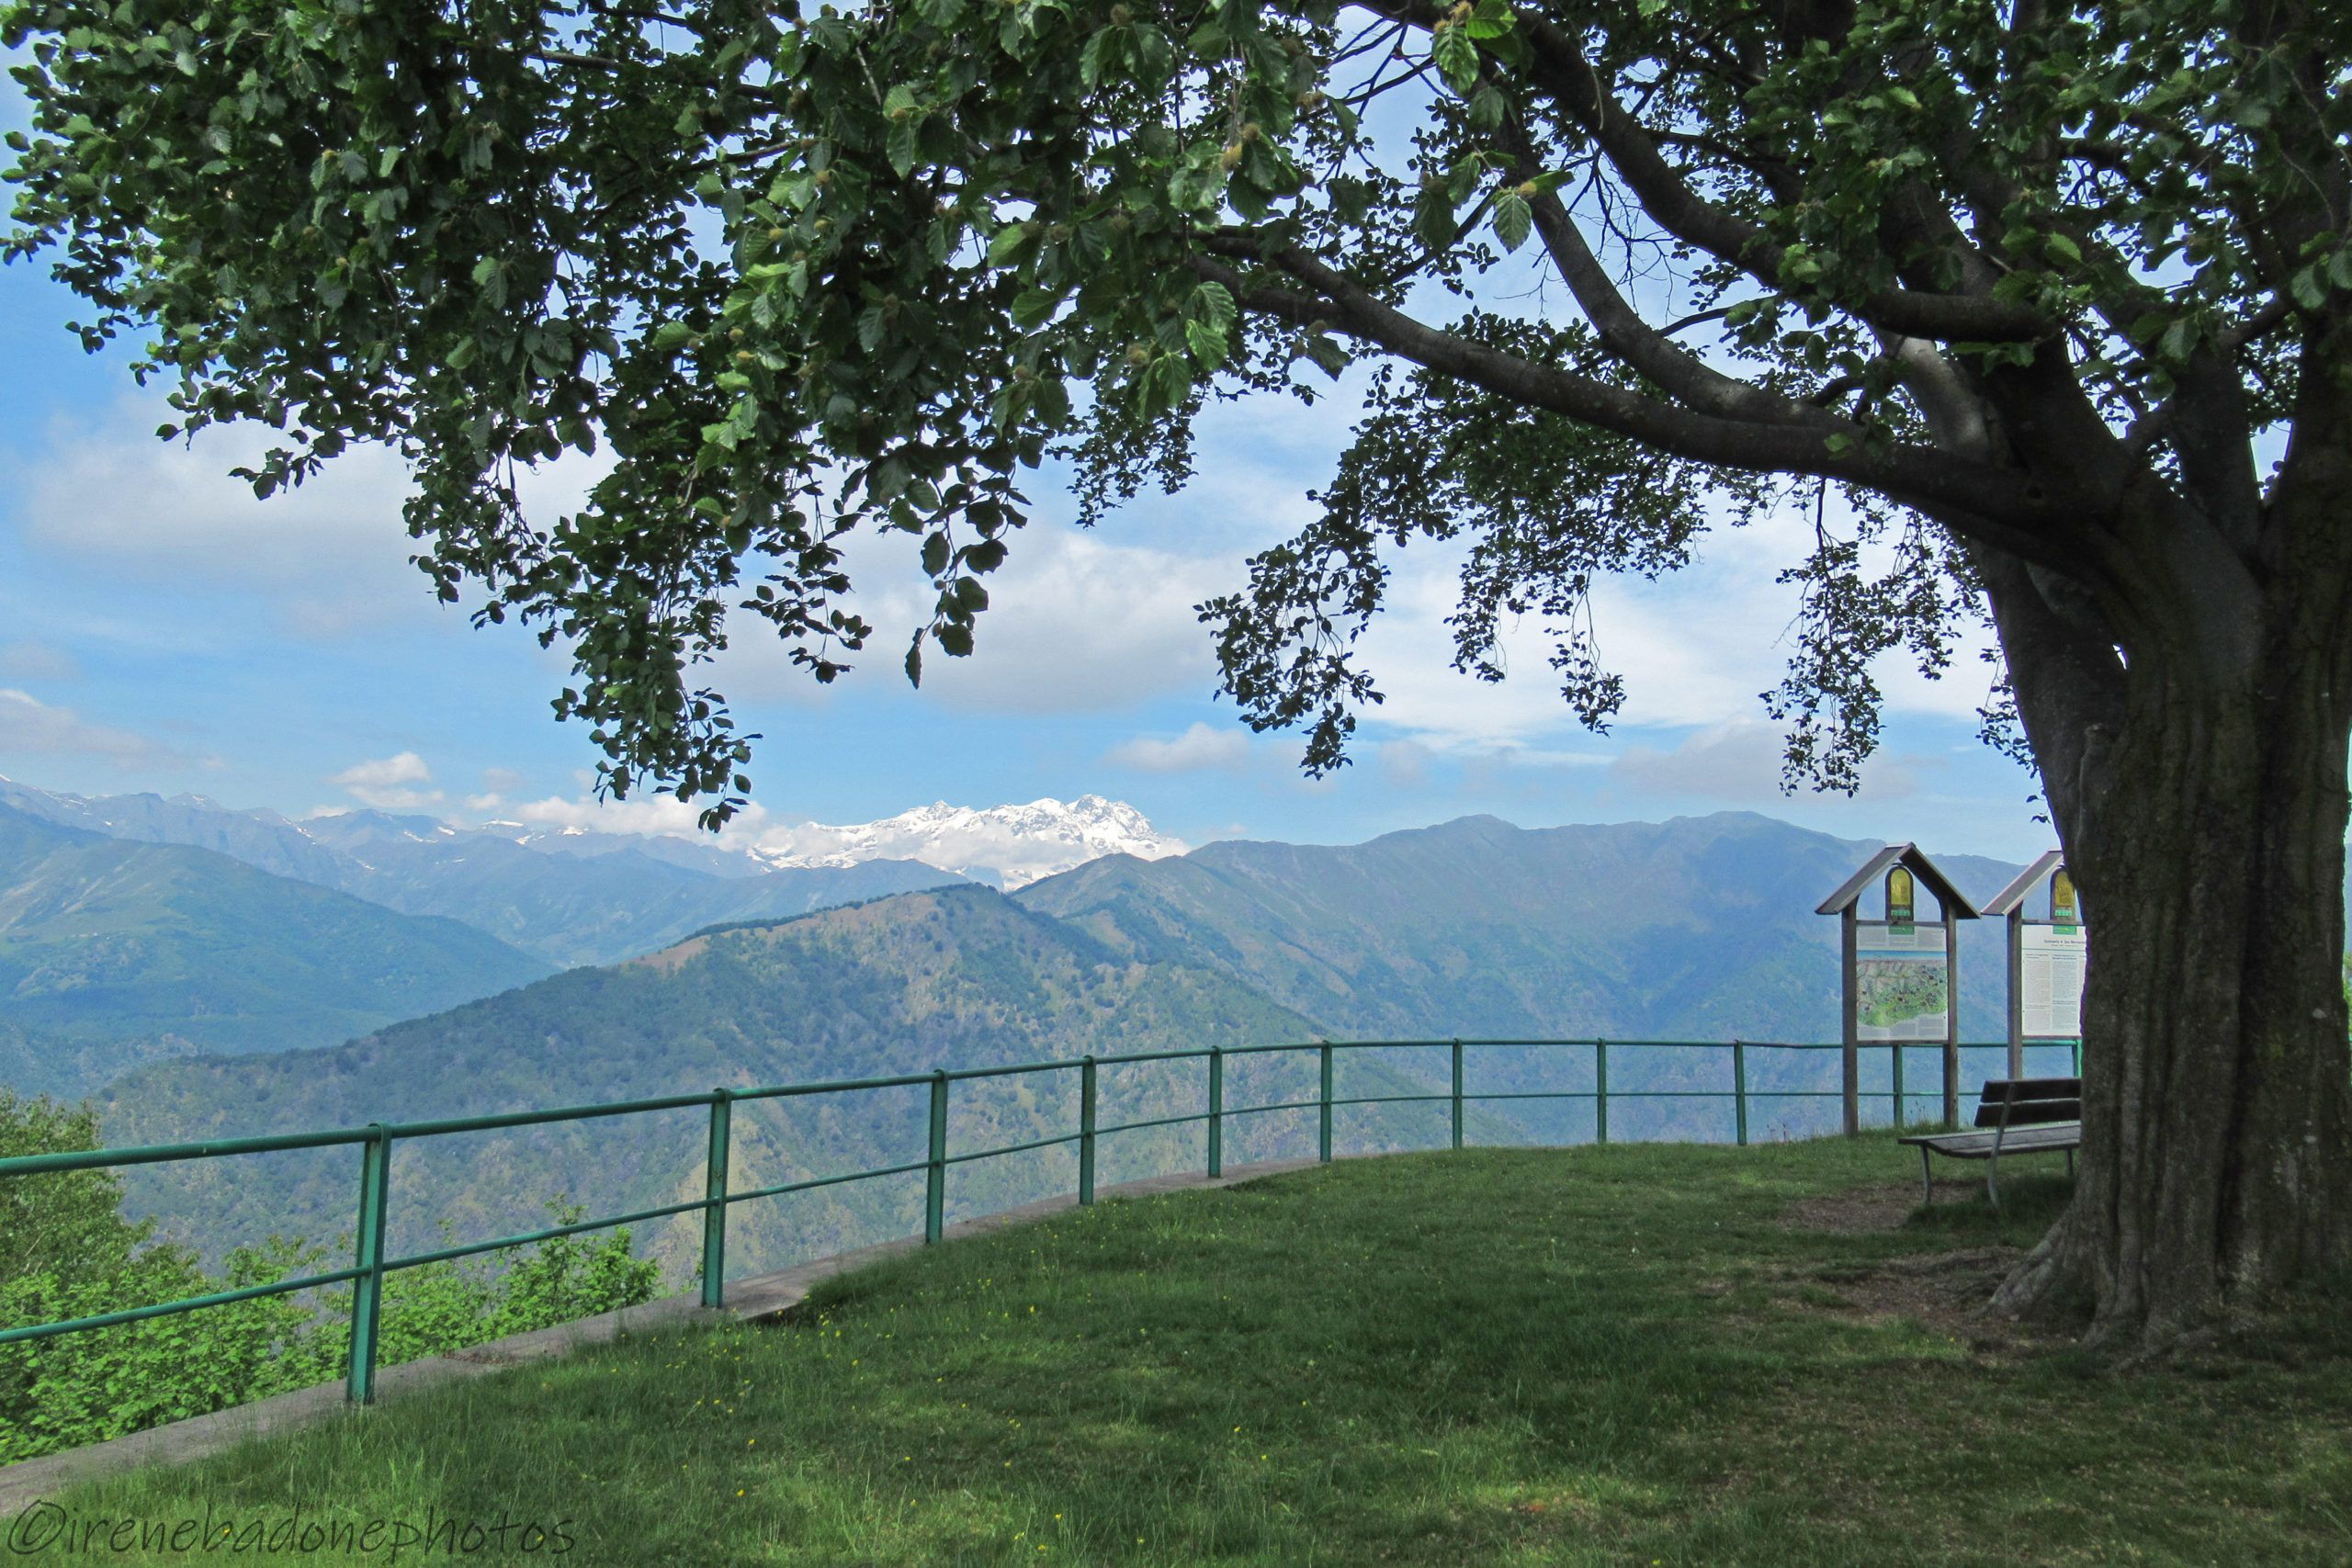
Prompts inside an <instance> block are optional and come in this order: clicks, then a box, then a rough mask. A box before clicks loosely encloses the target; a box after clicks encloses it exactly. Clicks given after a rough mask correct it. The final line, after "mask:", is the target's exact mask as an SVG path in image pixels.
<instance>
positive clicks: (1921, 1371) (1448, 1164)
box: [31, 1138, 2352, 1565]
mask: <svg viewBox="0 0 2352 1568" xmlns="http://www.w3.org/2000/svg"><path fill="white" fill-rule="evenodd" d="M2024 1163H2026V1162H2020V1165H2023V1164H2024ZM2053 1164H2054V1162H2050V1161H2043V1162H2041V1165H2042V1166H2043V1168H2045V1169H2048V1168H2051V1167H2052V1165H2053ZM1916 1169H1917V1167H1916V1166H1915V1165H1914V1164H1913V1163H1912V1156H1911V1152H1910V1151H1909V1150H1907V1149H1899V1148H1897V1147H1895V1146H1894V1145H1892V1144H1891V1143H1890V1142H1888V1141H1886V1140H1885V1139H1883V1138H1868V1139H1863V1140H1860V1141H1858V1142H1853V1143H1846V1142H1840V1141H1824V1142H1817V1143H1807V1144H1794V1145H1778V1146H1773V1147H1766V1148H1758V1149H1753V1150H1738V1149H1732V1148H1721V1147H1692V1146H1687V1145H1660V1146H1647V1147H1641V1146H1635V1147H1625V1146H1618V1147H1611V1148H1606V1149H1597V1148H1583V1149H1574V1150H1563V1151H1549V1150H1545V1151H1500V1150H1498V1151H1476V1152H1470V1153H1464V1154H1434V1155H1419V1156H1399V1157H1394V1158H1387V1159H1379V1160H1363V1161H1356V1162H1343V1163H1341V1164H1340V1165H1338V1166H1335V1167H1330V1168H1320V1169H1315V1170H1309V1171H1304V1172H1299V1173H1296V1174H1294V1175H1289V1176H1283V1177H1280V1178H1276V1179H1271V1180H1266V1181H1262V1182H1258V1183H1253V1184H1250V1185H1247V1186H1243V1187H1239V1188H1236V1189H1232V1190H1224V1191H1190V1192H1182V1193H1178V1194H1174V1195H1170V1196H1167V1197H1161V1198H1154V1199H1148V1200H1136V1201H1115V1202H1106V1203H1105V1204H1103V1205H1102V1206H1101V1207H1099V1208H1096V1209H1093V1210H1091V1211H1084V1212H1077V1213H1069V1214H1067V1215H1064V1216H1061V1217H1058V1218H1056V1219H1054V1220H1052V1221H1050V1222H1048V1223H1046V1224H1038V1225H1035V1226H1033V1227H1030V1228H1026V1229H1021V1230H1014V1231H1008V1232H1002V1233H999V1234H997V1235H990V1236H987V1237H983V1238H979V1239H976V1240H969V1241H962V1242H957V1243H955V1244H953V1245H951V1246H948V1247H941V1248H937V1249H934V1250H932V1251H929V1252H926V1253H923V1254H921V1255H917V1256H910V1257H908V1258H903V1259H900V1260H897V1261H893V1262H891V1263H888V1264H887V1265H884V1266H881V1267H877V1268H875V1269H867V1270H865V1271H863V1272H860V1273H856V1274H853V1275H850V1276H846V1277H843V1278H842V1279H840V1280H836V1281H835V1282H833V1283H832V1284H831V1286H830V1287H829V1288H827V1289H826V1290H825V1291H824V1292H822V1293H821V1294H820V1295H819V1296H818V1297H817V1298H815V1299H814V1300H813V1301H812V1302H811V1303H809V1307H808V1309H807V1310H806V1312H805V1314H803V1315H802V1316H800V1317H799V1318H798V1320H797V1321H795V1322H793V1323H790V1324H788V1325H776V1326H768V1327H759V1328H752V1327H731V1328H725V1329H709V1330H702V1331H690V1332H684V1333H680V1334H676V1335H673V1336H666V1337H658V1338H646V1339H638V1340H634V1341H629V1342H625V1343H623V1344H620V1345H616V1346H612V1347H607V1348H604V1349H602V1350H599V1351H594V1352H589V1353H584V1354H582V1355H580V1356H578V1357H577V1358H575V1359H571V1360H569V1361H565V1362H562V1363H560V1364H555V1365H552V1366H543V1367H536V1368H532V1369H529V1370H527V1371H518V1372H515V1373H509V1374H504V1375H502V1376H499V1377H495V1378H487V1379H481V1380H477V1381H473V1382H468V1383H466V1384H464V1385H462V1386H453V1387H448V1388H444V1389H440V1390H436V1391H433V1392H431V1393H423V1394H419V1395H415V1396H413V1397H410V1398H406V1399H400V1400H393V1401H388V1402H387V1403H386V1404H383V1405H381V1406H379V1408H377V1409H374V1410H371V1411H368V1412H364V1413H359V1414H356V1415H355V1416H348V1417H345V1418H343V1419H341V1420H339V1421H337V1422H335V1423H334V1424H332V1425H329V1426H327V1427H321V1428H314V1429H312V1430H311V1431H308V1432H305V1433H302V1434H300V1435H297V1436H295V1437H292V1438H286V1439H280V1440H276V1441H269V1442H263V1443H256V1444H254V1445H250V1446H248V1447H247V1448H245V1449H244V1450H240V1451H238V1452H236V1453H233V1454H230V1455H227V1456H224V1457H222V1458H220V1459H219V1460H216V1461H211V1462H209V1463H206V1464H204V1465H202V1466H199V1467H196V1468H193V1469H188V1470H183V1471H176V1472H150V1473H146V1474H142V1475H136V1476H131V1477H128V1478H125V1479H122V1480H119V1481H116V1482H111V1483H104V1484H100V1485H93V1486H89V1487H85V1488H84V1489H82V1490H80V1491H78V1492H76V1493H74V1494H73V1495H70V1496H68V1497H66V1498H64V1499H62V1502H63V1503H64V1505H65V1506H67V1507H68V1508H69V1509H70V1510H71V1511H72V1512H73V1513H74V1515H76V1516H79V1517H100V1516H105V1517H122V1516H139V1517H147V1518H151V1519H152V1518H174V1517H182V1516H187V1515H190V1514H194V1515H196V1516H198V1517H200V1516H201V1515H202V1514H203V1512H204V1510H205V1509H206V1508H207V1507H208V1506H209V1508H210V1509H211V1510H212V1513H213V1516H214V1517H215V1519H216V1521H218V1520H221V1519H230V1520H233V1521H234V1523H235V1525H236V1526H237V1527H238V1528H239V1529H244V1528H246V1527H247V1526H248V1524H249V1522H259V1523H262V1524H266V1525H268V1526H270V1527H272V1528H282V1526H281V1521H284V1520H286V1519H288V1518H290V1517H295V1514H296V1511H299V1516H300V1519H301V1520H303V1521H305V1522H323V1521H334V1520H350V1521H365V1520H368V1519H370V1518H379V1517H380V1518H386V1519H399V1520H404V1521H410V1522H411V1523H412V1524H413V1526H416V1527H424V1526H428V1525H430V1524H432V1523H435V1522H436V1521H438V1520H448V1519H456V1520H459V1521H476V1522H479V1523H481V1525H483V1526H484V1527H485V1528H487V1527H489V1526H492V1525H495V1524H497V1523H498V1522H499V1520H500V1519H501V1517H504V1518H506V1519H508V1520H510V1521H532V1522H536V1523H538V1524H542V1525H554V1524H556V1523H557V1522H558V1521H563V1523H562V1524H561V1530H562V1540H553V1541H548V1542H542V1543H538V1544H539V1545H540V1547H541V1550H542V1551H546V1550H551V1549H552V1548H554V1547H557V1546H560V1545H562V1544H564V1542H565V1541H568V1542H569V1550H568V1551H567V1552H566V1553H565V1555H567V1556H568V1557H569V1559H570V1560H571V1561H572V1562H599V1563H603V1562H622V1563H639V1562H644V1563H653V1562H662V1563H725V1562H778V1563H809V1564H826V1565H831V1564H842V1563H865V1562H874V1563H896V1562H983V1563H1012V1562H1153V1563H1201V1562H1234V1563H1283V1564H1292V1563H1331V1564H1355V1563H1372V1562H1427V1563H1448V1564H1453V1563H1466V1562H1475V1563H1488V1562H1498V1563H1517V1562H1561V1563H1587V1562H1590V1563H1620V1562H1631V1563H1692V1564H1726V1563H1789V1562H1806V1563H1811V1562H1822V1563H1855V1564H1872V1565H1881V1564H1890V1563H1926V1562H1981V1563H2002V1564H2007V1563H2014V1562H2099V1563H2112V1562H2199V1563H2206V1562H2210V1563H2223V1564H2244V1563H2271V1562H2312V1563H2325V1564H2330V1565H2340V1564H2343V1563H2345V1562H2352V1353H2348V1352H2352V1331H2347V1329H2346V1325H2344V1323H2343V1322H2342V1320H2341V1316H2340V1315H2336V1314H2327V1313H2325V1312H2323V1311H2320V1310H2317V1309H2314V1311H2313V1312H2312V1314H2309V1316H2308V1317H2307V1318H2306V1319H2304V1320H2298V1321H2294V1322H2290V1323H2286V1324H2282V1325H2280V1327H2279V1331H2278V1334H2277V1335H2275V1336H2273V1337H2268V1338H2267V1339H2266V1340H2265V1341H2264V1343H2263V1347H2262V1348H2260V1349H2259V1350H2258V1351H2257V1350H2255V1349H2250V1348H2247V1347H2245V1346H2240V1347H2238V1348H2234V1349H2233V1350H2232V1351H2229V1352H2227V1353H2218V1352H2217V1353H2212V1354H2210V1355H2208V1356H2207V1357H2205V1358H2204V1359H2199V1360H2197V1361H2194V1362H2190V1363H2184V1364H2181V1365H2178V1366H2175V1367H2171V1368H2168V1369H2166V1370H2163V1371H2154V1372H2138V1373H2128V1374H2119V1373H2115V1372H2111V1371H2107V1370H2105V1369H2103V1368H2102V1367H2100V1366H2099V1365H2098V1364H2097V1363H2094V1362H2092V1361H2090V1360H2088V1359H2086V1358H2085V1357H2083V1356H2082V1355H2080V1354H2079V1353H2077V1352H2075V1351H2073V1350H2071V1349H2069V1348H2065V1347H2064V1344H2063V1343H2052V1342H2047V1341H2041V1342H2037V1341H2035V1340H2032V1339H2030V1338H2025V1337H2019V1336H2018V1335H2016V1334H2014V1333H2012V1332H2008V1331H2005V1330H2002V1329H2000V1328H1997V1327H1995V1326H1993V1325H1984V1324H1980V1323H1976V1322H1973V1321H1972V1320H1971V1319H1970V1318H1968V1317H1967V1315H1966V1314H1965V1311H1964V1308H1965V1305H1966V1303H1969V1302H1971V1301H1973V1300H1976V1299H1980V1297H1981V1292H1983V1291H1984V1290H1985V1289H1986V1288H1989V1283H1990V1281H1991V1280H1993V1279H1994V1278H1996V1277H1997V1275H1998V1273H1999V1271H2000V1268H2001V1265H2002V1262H2003V1259H2004V1258H2006V1257H2007V1256H2013V1252H2011V1251H2010V1250H2008V1249H2013V1248H2015V1247H2018V1246H2021V1245H2023V1244H2026V1243H2028V1242H2030V1240H2031V1239H2032V1238H2033V1237H2034V1236H2035V1235H2037V1234H2038V1233H2039V1231H2040V1229H2041V1226H2042V1224H2045V1223H2046V1221H2047V1219H2048V1217H2049V1215H2050V1214H2051V1213H2052V1212H2053V1211H2054V1209H2055V1207H2056V1205H2057V1204H2058V1203H2059V1202H2060V1201H2063V1197H2064V1180H2063V1179H2062V1178H2059V1177H2056V1176H2052V1175H2044V1176H2041V1177H2040V1178H2033V1177H2028V1176H2025V1175H2023V1174H2021V1173H2020V1174H2018V1176H2017V1177H2016V1179H2015V1180H2014V1184H2013V1186H2012V1187H2011V1188H2010V1190H2009V1199H2010V1207H2009V1210H2008V1213H2007V1216H2006V1217H2005V1218H2003V1217H1996V1216H1995V1215H1994V1214H1993V1213H1991V1212H1990V1211H1989V1210H1987V1209H1986V1208H1985V1204H1984V1201H1983V1198H1982V1196H1981V1191H1982V1190H1981V1187H1980V1188H1978V1189H1977V1194H1978V1195H1977V1196H1975V1197H1974V1198H1973V1200H1968V1199H1964V1198H1963V1197H1962V1194H1961V1190H1959V1189H1957V1188H1956V1189H1955V1194H1954V1198H1953V1200H1952V1201H1951V1206H1950V1207H1945V1206H1943V1204H1942V1203H1941V1202H1939V1207H1938V1208H1937V1209H1936V1210H1934V1211H1932V1212H1931V1213H1928V1214H1927V1215H1925V1216H1918V1215H1911V1214H1910V1213H1909V1210H1910V1206H1911V1204H1912V1203H1913V1202H1915V1201H1916V1190H1915V1187H1914V1188H1906V1187H1904V1186H1901V1185H1897V1184H1901V1183H1905V1182H1906V1181H1911V1180H1912V1179H1913V1173H1914V1172H1915V1171H1916ZM503 1539H504V1541H505V1542H506V1544H507V1545H508V1546H509V1547H510V1548H511V1549H513V1550H514V1551H519V1549H520V1543H521V1542H522V1537H521V1536H520V1535H519V1533H513V1532H510V1534H509V1535H508V1536H507V1537H505V1538H503ZM508 1554H509V1553H503V1552H499V1551H487V1552H485V1553H483V1554H482V1555H485V1556H489V1557H497V1556H503V1555H508ZM537 1554H538V1553H534V1555H537ZM436 1555H447V1554H446V1553H438V1554H436ZM110 1560H112V1561H138V1560H139V1559H138V1558H137V1556H136V1555H135V1553H134V1554H132V1555H130V1556H128V1557H112V1558H110ZM157 1560H159V1561H165V1560H168V1561H178V1560H180V1559H177V1558H174V1557H170V1556H169V1555H168V1554H159V1555H158V1559H157ZM373 1560H374V1561H378V1562H382V1561H385V1560H386V1558H385V1557H384V1556H383V1555H382V1553H381V1551H379V1554H378V1555H377V1556H376V1557H375V1558H374V1559H373ZM401 1560H403V1561H424V1559H423V1558H422V1557H420V1556H418V1555H416V1549H414V1548H412V1549H411V1551H410V1552H408V1553H405V1554H403V1557H402V1559H401ZM31 1561H40V1559H38V1558H36V1559H31Z"/></svg>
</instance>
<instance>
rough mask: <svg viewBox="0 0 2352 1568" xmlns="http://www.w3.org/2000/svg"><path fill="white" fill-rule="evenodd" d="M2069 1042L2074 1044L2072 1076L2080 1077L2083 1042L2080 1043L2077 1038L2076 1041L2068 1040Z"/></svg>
mask: <svg viewBox="0 0 2352 1568" xmlns="http://www.w3.org/2000/svg"><path fill="white" fill-rule="evenodd" d="M2070 1043H2072V1045H2073V1046H2074V1048H2075V1072H2074V1076H2075V1077H2082V1076H2083V1043H2082V1042H2081V1041H2079V1040H2076V1041H2073V1042H2070Z"/></svg>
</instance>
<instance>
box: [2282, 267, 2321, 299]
mask: <svg viewBox="0 0 2352 1568" xmlns="http://www.w3.org/2000/svg"><path fill="white" fill-rule="evenodd" d="M2287 292H2288V293H2290V294H2291V295H2293V296H2294V299H2295V303H2296V304H2298V305H2301V307H2302V308H2303V309H2304V310H2326V309H2327V280H2326V278H2325V277H2324V276H2323V275H2322V273H2321V270H2320V265H2319V264H2318V263H2317V262H2313V263H2312V265H2309V266H2303V267H2297V268H2296V269H2295V271H2294V273H2293V275H2292V276H2290V277H2289V278H2288V279H2287Z"/></svg>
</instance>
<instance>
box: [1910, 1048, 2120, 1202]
mask: <svg viewBox="0 0 2352 1568" xmlns="http://www.w3.org/2000/svg"><path fill="white" fill-rule="evenodd" d="M1902 1142H1904V1143H1906V1144H1916V1145H1918V1148H1919V1185H1920V1186H1921V1188H1922V1189H1924V1190H1925V1191H1926V1194H1927V1201H1928V1202H1930V1203H1932V1202H1934V1201H1936V1187H1935V1180H1934V1178H1933V1175H1932V1172H1931V1170H1930V1168H1929V1158H1928V1156H1932V1155H1944V1156H1949V1157H1950V1158H1952V1159H1981V1160H1985V1161H1987V1162H1988V1163H1987V1165H1986V1166H1985V1196H1986V1197H1987V1198H1989V1199H1991V1200H1992V1201H1994V1202H1995V1203H1998V1202H1999V1201H2001V1189H2000V1184H1999V1182H2000V1170H2001V1156H2003V1155H2026V1154H2051V1153H2055V1152H2057V1151H2059V1150H2064V1152H2065V1155H2066V1174H2067V1175H2069V1176H2072V1175H2074V1174H2075V1150H2076V1149H2078V1148H2080V1147H2082V1146H2083V1080H2082V1079H2080V1078H1987V1079H1985V1092H1984V1093H1983V1094H1982V1095H1981V1096H1979V1097H1978V1099H1977V1101H1976V1129H1975V1130H1974V1131H1973V1132H1966V1133H1915V1134H1912V1135H1910V1136H1909V1137H1907V1138H1905V1139H1903V1140H1902Z"/></svg>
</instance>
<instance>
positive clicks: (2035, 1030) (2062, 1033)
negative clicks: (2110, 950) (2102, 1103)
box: [1985, 850, 2090, 1078]
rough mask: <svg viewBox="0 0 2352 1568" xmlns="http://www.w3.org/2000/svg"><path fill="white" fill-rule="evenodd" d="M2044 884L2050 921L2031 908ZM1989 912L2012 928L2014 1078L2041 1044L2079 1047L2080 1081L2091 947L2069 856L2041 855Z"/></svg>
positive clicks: (2011, 1043)
mask: <svg viewBox="0 0 2352 1568" xmlns="http://www.w3.org/2000/svg"><path fill="white" fill-rule="evenodd" d="M2045 883H2046V884H2048V885H2049V888H2050V901H2049V903H2048V904H2046V905H2045V906H2043V908H2045V909H2046V910H2047V911H2048V913H2047V917H2046V918H2045V919H2031V918H2030V917H2029V916H2028V915H2027V914H2026V904H2027V901H2028V900H2029V899H2030V898H2031V897H2033V895H2034V892H2035V890H2036V889H2038V888H2040V887H2041V886H2042V885H2044V884H2045ZM1985 913H1986V914H1988V915H2000V916H2003V917H2005V918H2006V919H2007V921H2008V926H2009V931H2008V938H2009V1077H2013V1078H2021V1077H2025V1048H2026V1047H2027V1046H2028V1045H2029V1044H2032V1043H2040V1042H2047V1043H2052V1044H2069V1045H2073V1046H2075V1048H2076V1054H2075V1072H2076V1073H2078V1074H2079V1073H2080V1072H2081V1071H2082V1056H2081V1044H2082V1038H2083V974H2084V971H2085V969H2086V967H2087V966H2088V964H2089V963H2090V945H2089V942H2090V939H2089V927H2088V926H2087V925H2086V923H2085V922H2084V919H2083V902H2082V895H2081V894H2080V893H2078V892H2076V891H2075V879H2074V878H2073V877H2072V876H2070V875H2068V874H2067V873H2066V857H2065V855H2064V854H2063V853H2062V852H2059V851H2057V850H2052V851H2050V852H2048V853H2047V854H2044V855H2042V856H2041V858H2040V859H2038V860H2036V861H2035V862H2034V863H2032V864H2031V865H2030V866H2028V867H2026V868H2025V870H2024V872H2023V873H2022V874H2019V875H2018V879H2017V880H2016V881H2015V882H2012V883H2010V884H2009V885H2008V886H2007V887H2004V888H2002V889H2001V890H2000V892H1998V893H1996V894H1995V895H1994V896H1993V900H1992V902H1991V903H1989V904H1986V905H1985Z"/></svg>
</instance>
